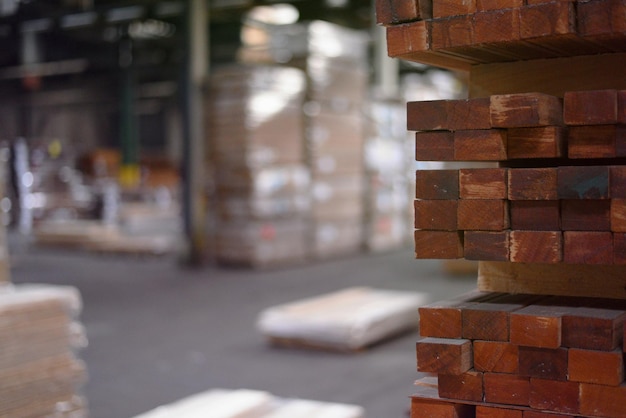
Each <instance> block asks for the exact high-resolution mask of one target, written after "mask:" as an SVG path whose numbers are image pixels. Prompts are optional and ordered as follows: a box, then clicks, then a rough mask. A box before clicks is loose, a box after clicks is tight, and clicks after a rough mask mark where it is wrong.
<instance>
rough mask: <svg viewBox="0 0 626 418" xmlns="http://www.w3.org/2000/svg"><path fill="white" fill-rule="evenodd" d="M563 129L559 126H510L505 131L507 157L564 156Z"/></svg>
mask: <svg viewBox="0 0 626 418" xmlns="http://www.w3.org/2000/svg"><path fill="white" fill-rule="evenodd" d="M564 149H565V130H564V129H563V128H562V127H560V126H540V127H537V128H511V129H509V130H508V132H507V154H508V157H509V159H527V158H558V157H562V156H564Z"/></svg>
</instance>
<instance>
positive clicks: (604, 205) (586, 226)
mask: <svg viewBox="0 0 626 418" xmlns="http://www.w3.org/2000/svg"><path fill="white" fill-rule="evenodd" d="M561 229H563V230H564V231H610V230H611V201H610V200H561Z"/></svg>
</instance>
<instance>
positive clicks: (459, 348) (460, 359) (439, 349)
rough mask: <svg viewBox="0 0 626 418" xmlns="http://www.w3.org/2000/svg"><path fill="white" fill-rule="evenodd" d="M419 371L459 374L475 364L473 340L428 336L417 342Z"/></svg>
mask: <svg viewBox="0 0 626 418" xmlns="http://www.w3.org/2000/svg"><path fill="white" fill-rule="evenodd" d="M416 353H417V371H419V372H426V373H441V374H452V375H459V374H463V373H466V372H468V371H469V370H470V369H471V368H472V366H473V355H472V342H471V341H470V340H465V339H447V338H432V337H426V338H423V339H421V340H419V341H418V342H417V343H416Z"/></svg>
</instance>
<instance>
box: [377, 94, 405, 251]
mask: <svg viewBox="0 0 626 418" xmlns="http://www.w3.org/2000/svg"><path fill="white" fill-rule="evenodd" d="M369 108H370V111H369V114H370V117H371V128H372V129H371V134H370V136H368V138H367V141H366V143H365V166H366V169H367V201H366V204H365V212H366V216H365V245H366V247H367V249H368V250H370V251H385V250H389V249H393V248H398V247H401V246H405V245H407V244H408V243H409V242H410V241H411V238H412V237H411V228H410V224H411V222H412V219H413V211H412V210H411V209H412V208H411V201H410V196H411V192H410V190H412V189H413V184H412V182H411V181H410V180H409V179H410V178H411V177H413V170H414V167H413V165H412V164H411V161H410V160H409V159H407V158H406V155H407V154H408V153H409V152H410V150H409V149H408V148H409V147H410V146H411V144H410V143H408V142H407V132H406V129H405V126H406V110H405V105H404V103H403V102H400V101H397V100H372V101H371V103H370V106H369Z"/></svg>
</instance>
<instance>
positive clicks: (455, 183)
mask: <svg viewBox="0 0 626 418" xmlns="http://www.w3.org/2000/svg"><path fill="white" fill-rule="evenodd" d="M415 197H416V198H417V199H450V200H456V199H458V198H459V171H458V170H418V171H417V172H416V181H415Z"/></svg>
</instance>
